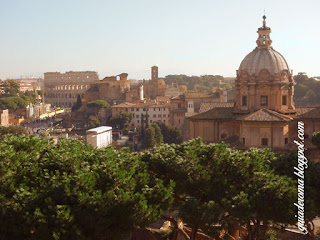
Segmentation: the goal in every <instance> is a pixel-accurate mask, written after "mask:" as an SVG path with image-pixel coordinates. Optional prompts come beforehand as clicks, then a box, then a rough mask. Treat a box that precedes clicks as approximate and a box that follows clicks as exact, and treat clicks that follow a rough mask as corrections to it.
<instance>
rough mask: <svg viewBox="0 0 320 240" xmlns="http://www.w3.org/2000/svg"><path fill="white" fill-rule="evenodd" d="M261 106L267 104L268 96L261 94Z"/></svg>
mask: <svg viewBox="0 0 320 240" xmlns="http://www.w3.org/2000/svg"><path fill="white" fill-rule="evenodd" d="M260 105H261V106H268V96H261V104H260Z"/></svg>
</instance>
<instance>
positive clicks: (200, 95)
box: [184, 92, 219, 98]
mask: <svg viewBox="0 0 320 240" xmlns="http://www.w3.org/2000/svg"><path fill="white" fill-rule="evenodd" d="M184 96H185V98H217V97H219V93H205V92H185V93H184Z"/></svg>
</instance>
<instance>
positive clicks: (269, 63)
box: [238, 16, 289, 76]
mask: <svg viewBox="0 0 320 240" xmlns="http://www.w3.org/2000/svg"><path fill="white" fill-rule="evenodd" d="M265 19H266V17H265V16H263V26H262V27H261V28H259V29H258V34H259V37H258V40H257V41H256V42H257V45H258V46H257V47H256V48H255V49H254V50H253V51H252V52H250V53H249V54H248V55H247V56H246V57H245V58H244V59H243V60H242V62H241V64H240V67H239V70H238V72H239V74H241V72H243V70H245V71H246V72H247V74H248V75H249V76H251V75H253V74H254V75H255V76H258V75H259V73H260V71H261V70H263V69H266V70H268V71H269V73H270V74H271V75H275V74H279V75H281V73H282V71H283V70H287V71H288V72H289V66H288V64H287V61H286V60H285V58H284V57H283V56H282V55H281V54H280V53H279V52H277V51H276V50H274V49H273V48H272V47H271V43H272V40H271V39H270V32H271V29H270V28H269V27H267V26H266V22H265Z"/></svg>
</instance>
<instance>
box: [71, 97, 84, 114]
mask: <svg viewBox="0 0 320 240" xmlns="http://www.w3.org/2000/svg"><path fill="white" fill-rule="evenodd" d="M81 106H82V100H81V97H80V94H78V97H77V102H76V103H75V104H74V105H73V106H72V108H71V110H72V111H77V110H78V109H79V108H80V107H81Z"/></svg>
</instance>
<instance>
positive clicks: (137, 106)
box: [111, 102, 170, 128]
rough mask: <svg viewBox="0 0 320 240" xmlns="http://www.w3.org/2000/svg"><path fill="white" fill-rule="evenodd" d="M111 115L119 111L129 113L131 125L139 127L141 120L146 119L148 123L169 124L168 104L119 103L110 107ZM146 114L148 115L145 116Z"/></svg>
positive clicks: (113, 115)
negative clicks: (131, 116) (131, 117)
mask: <svg viewBox="0 0 320 240" xmlns="http://www.w3.org/2000/svg"><path fill="white" fill-rule="evenodd" d="M111 109H112V117H115V116H117V115H118V114H119V113H120V112H126V113H131V114H132V115H133V119H132V121H131V123H130V124H131V127H136V128H140V127H141V123H142V121H144V122H145V121H146V120H148V124H151V123H154V122H162V123H164V124H166V125H169V124H170V105H169V104H148V103H127V102H126V103H121V104H118V105H114V106H112V107H111ZM147 115H148V116H147Z"/></svg>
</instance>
